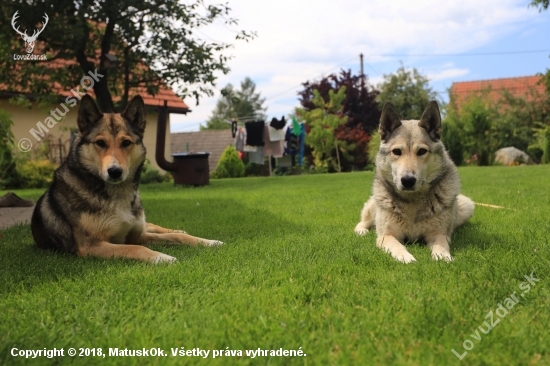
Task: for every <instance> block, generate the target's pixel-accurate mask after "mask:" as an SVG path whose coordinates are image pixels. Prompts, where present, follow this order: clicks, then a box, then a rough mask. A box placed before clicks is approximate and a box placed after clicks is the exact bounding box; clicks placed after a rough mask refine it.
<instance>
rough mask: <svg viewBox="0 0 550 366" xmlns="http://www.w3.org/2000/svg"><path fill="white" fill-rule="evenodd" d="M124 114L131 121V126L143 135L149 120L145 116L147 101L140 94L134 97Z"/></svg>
mask: <svg viewBox="0 0 550 366" xmlns="http://www.w3.org/2000/svg"><path fill="white" fill-rule="evenodd" d="M122 115H123V116H124V118H126V119H127V120H128V122H130V126H131V127H132V129H134V131H135V132H136V133H137V134H138V135H143V131H145V125H146V124H147V120H146V118H145V103H144V102H143V98H142V97H141V96H140V95H136V96H135V97H134V98H133V99H132V101H131V102H130V104H128V107H126V110H125V111H124V112H123V113H122Z"/></svg>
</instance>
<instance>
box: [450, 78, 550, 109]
mask: <svg viewBox="0 0 550 366" xmlns="http://www.w3.org/2000/svg"><path fill="white" fill-rule="evenodd" d="M541 78H542V77H541V76H523V77H515V78H502V79H490V80H474V81H462V82H456V83H453V84H452V86H451V100H452V102H453V103H455V105H456V107H457V108H458V109H459V110H460V106H461V105H462V104H463V103H464V102H465V101H466V100H467V99H468V98H469V97H471V96H472V95H476V94H477V95H482V94H484V93H486V97H487V98H489V100H490V101H492V102H497V101H498V100H499V99H500V98H502V94H503V93H504V92H509V93H511V94H512V95H513V96H515V97H520V98H525V99H527V100H533V99H537V98H543V97H546V91H545V86H544V84H542V83H541V82H540V81H541Z"/></svg>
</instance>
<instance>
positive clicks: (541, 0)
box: [529, 0, 550, 11]
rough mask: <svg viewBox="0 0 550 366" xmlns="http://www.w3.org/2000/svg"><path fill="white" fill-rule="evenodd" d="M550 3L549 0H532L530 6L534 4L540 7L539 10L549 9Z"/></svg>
mask: <svg viewBox="0 0 550 366" xmlns="http://www.w3.org/2000/svg"><path fill="white" fill-rule="evenodd" d="M549 5H550V1H549V0H531V3H530V4H529V6H534V7H537V8H539V11H543V10H546V9H548V6H549Z"/></svg>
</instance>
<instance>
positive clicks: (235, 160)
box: [212, 146, 245, 178]
mask: <svg viewBox="0 0 550 366" xmlns="http://www.w3.org/2000/svg"><path fill="white" fill-rule="evenodd" d="M244 172H245V167H244V163H243V162H242V160H241V159H240V158H239V153H237V150H235V148H234V147H233V146H228V147H226V148H225V150H224V151H223V153H222V156H221V157H220V160H219V161H218V165H217V166H216V170H215V171H214V172H212V178H239V177H244Z"/></svg>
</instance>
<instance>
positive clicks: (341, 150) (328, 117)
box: [296, 86, 354, 171]
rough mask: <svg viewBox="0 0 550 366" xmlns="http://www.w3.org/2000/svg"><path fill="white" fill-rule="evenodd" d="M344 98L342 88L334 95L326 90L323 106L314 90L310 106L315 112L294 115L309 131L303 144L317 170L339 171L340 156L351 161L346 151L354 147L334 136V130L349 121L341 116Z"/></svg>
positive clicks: (331, 91)
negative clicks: (311, 105)
mask: <svg viewBox="0 0 550 366" xmlns="http://www.w3.org/2000/svg"><path fill="white" fill-rule="evenodd" d="M345 98H346V87H345V86H342V87H341V88H340V90H338V92H337V93H335V92H334V90H329V101H328V102H325V100H324V99H323V97H322V96H321V94H320V93H319V91H318V90H313V99H312V103H313V105H314V106H315V108H314V109H312V110H310V111H307V110H305V109H303V108H296V114H298V115H299V116H300V118H301V119H303V120H304V121H305V123H306V124H307V125H308V126H309V128H310V131H309V133H308V134H307V136H306V143H307V144H308V145H309V146H311V148H312V154H313V162H314V164H315V166H316V167H322V168H328V169H334V170H336V171H341V164H340V161H341V158H340V155H342V156H343V157H344V158H346V159H351V156H350V155H349V154H348V150H352V149H353V148H354V146H351V145H350V144H348V143H347V142H346V141H343V140H339V139H338V138H337V137H336V134H335V131H336V129H337V128H338V127H339V126H342V125H344V124H345V123H346V122H347V120H348V117H347V116H344V115H343V113H342V110H343V105H342V104H343V101H344V99H345ZM333 153H335V154H333ZM334 155H336V156H334Z"/></svg>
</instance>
